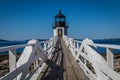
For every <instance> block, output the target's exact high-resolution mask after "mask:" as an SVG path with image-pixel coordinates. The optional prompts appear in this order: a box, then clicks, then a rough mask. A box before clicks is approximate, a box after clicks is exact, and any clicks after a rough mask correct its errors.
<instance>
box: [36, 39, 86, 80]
mask: <svg viewBox="0 0 120 80" xmlns="http://www.w3.org/2000/svg"><path fill="white" fill-rule="evenodd" d="M37 80H88V78H87V77H86V76H85V74H84V72H83V71H82V69H81V68H80V66H79V65H78V64H77V63H76V61H75V60H74V58H73V56H72V54H71V52H70V51H69V49H68V48H67V46H66V45H65V43H64V41H63V40H58V43H57V45H56V49H55V52H54V53H53V54H52V57H51V59H50V60H49V61H48V62H47V65H46V66H45V68H44V69H43V71H42V72H41V74H40V75H39V77H38V79H37Z"/></svg>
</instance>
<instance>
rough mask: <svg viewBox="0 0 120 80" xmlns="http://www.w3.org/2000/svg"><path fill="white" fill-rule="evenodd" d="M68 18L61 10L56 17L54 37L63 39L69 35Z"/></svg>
mask: <svg viewBox="0 0 120 80" xmlns="http://www.w3.org/2000/svg"><path fill="white" fill-rule="evenodd" d="M67 28H68V26H67V25H66V17H65V16H64V15H63V14H62V11H61V10H59V13H58V14H57V15H56V16H55V20H54V26H53V34H54V36H58V37H62V36H63V35H67Z"/></svg>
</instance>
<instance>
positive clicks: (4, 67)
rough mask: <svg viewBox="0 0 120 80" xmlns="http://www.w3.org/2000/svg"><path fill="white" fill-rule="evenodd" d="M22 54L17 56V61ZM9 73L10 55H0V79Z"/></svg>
mask: <svg viewBox="0 0 120 80" xmlns="http://www.w3.org/2000/svg"><path fill="white" fill-rule="evenodd" d="M19 56H20V54H17V55H16V57H17V59H18V58H19ZM8 72H9V55H8V54H5V55H0V77H2V76H4V75H5V74H6V73H8Z"/></svg>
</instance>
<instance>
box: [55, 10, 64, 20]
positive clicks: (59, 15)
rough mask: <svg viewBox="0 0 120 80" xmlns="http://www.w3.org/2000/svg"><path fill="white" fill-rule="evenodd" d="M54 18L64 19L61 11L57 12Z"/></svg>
mask: <svg viewBox="0 0 120 80" xmlns="http://www.w3.org/2000/svg"><path fill="white" fill-rule="evenodd" d="M55 17H56V18H64V17H65V16H64V15H63V14H62V11H61V10H59V13H58V14H57V15H56V16H55Z"/></svg>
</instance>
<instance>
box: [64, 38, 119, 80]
mask: <svg viewBox="0 0 120 80" xmlns="http://www.w3.org/2000/svg"><path fill="white" fill-rule="evenodd" d="M63 39H64V41H65V43H66V45H67V46H68V48H69V50H70V51H71V53H72V55H73V56H74V58H75V60H76V61H77V62H78V64H79V65H80V67H81V68H82V69H83V71H84V72H85V74H86V75H87V76H88V78H89V79H90V80H120V74H118V73H117V72H115V71H114V70H113V68H114V54H113V52H112V50H113V49H119V50H120V46H118V45H107V44H95V43H94V42H93V41H92V40H90V39H88V38H87V39H85V40H83V41H77V40H74V39H72V38H69V37H67V36H64V37H63ZM93 47H94V48H97V47H104V48H106V52H107V53H106V55H107V60H105V59H104V58H103V57H102V56H101V55H100V54H99V53H98V52H97V51H96V50H95V49H94V48H93Z"/></svg>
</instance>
